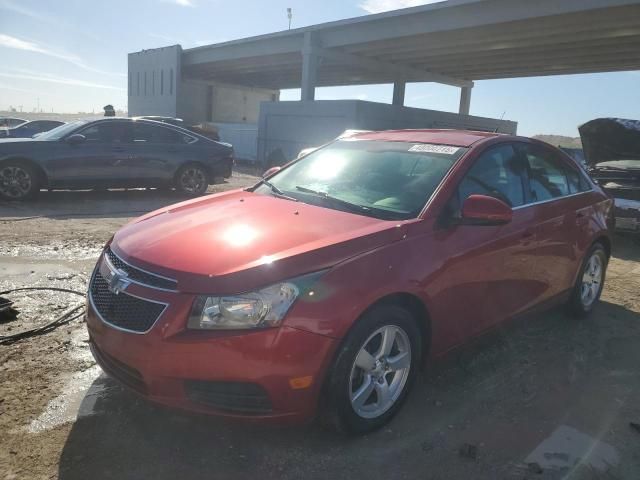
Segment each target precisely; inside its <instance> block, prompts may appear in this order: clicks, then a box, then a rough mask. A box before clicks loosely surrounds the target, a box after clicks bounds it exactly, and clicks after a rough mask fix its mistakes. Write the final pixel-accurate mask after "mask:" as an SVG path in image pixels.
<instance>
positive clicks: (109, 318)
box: [89, 271, 165, 333]
mask: <svg viewBox="0 0 640 480" xmlns="http://www.w3.org/2000/svg"><path fill="white" fill-rule="evenodd" d="M89 291H90V295H91V301H92V303H93V305H94V307H95V309H96V310H97V311H98V313H99V314H100V317H101V318H102V320H104V321H105V322H106V323H108V324H110V325H113V326H114V327H118V328H121V329H123V330H129V331H131V332H137V333H142V332H146V331H147V330H149V329H150V328H151V327H152V326H153V324H154V323H155V322H156V320H157V319H158V317H160V314H161V313H162V312H163V311H164V309H165V305H164V304H161V303H156V302H151V301H148V300H142V299H140V298H136V297H132V296H131V295H127V294H126V293H124V292H120V293H118V294H116V293H113V292H112V291H111V290H109V286H108V284H107V282H106V280H105V279H104V278H103V276H102V274H101V273H100V271H96V273H95V275H94V276H93V280H92V281H91V288H90V290H89Z"/></svg>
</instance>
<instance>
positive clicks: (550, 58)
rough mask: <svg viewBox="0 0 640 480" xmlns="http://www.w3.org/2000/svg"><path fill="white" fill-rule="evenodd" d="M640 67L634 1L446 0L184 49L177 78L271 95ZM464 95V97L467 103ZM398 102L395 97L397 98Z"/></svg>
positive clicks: (639, 8)
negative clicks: (288, 90)
mask: <svg viewBox="0 0 640 480" xmlns="http://www.w3.org/2000/svg"><path fill="white" fill-rule="evenodd" d="M638 69H640V0H562V1H558V0H536V1H531V0H449V1H446V2H440V3H435V4H430V5H424V6H419V7H413V8H407V9H402V10H395V11H391V12H386V13H381V14H376V15H367V16H363V17H358V18H355V19H349V20H343V21H337V22H330V23H324V24H319V25H313V26H310V27H305V28H299V29H294V30H290V31H284V32H278V33H273V34H269V35H261V36H257V37H250V38H245V39H241V40H235V41H231V42H225V43H220V44H214V45H208V46H203V47H198V48H192V49H186V50H184V51H183V54H182V73H183V75H184V76H185V77H187V78H196V79H203V80H213V81H219V82H224V83H229V84H235V85H246V86H251V87H262V88H269V89H285V88H302V89H303V94H302V97H303V100H312V99H313V91H314V89H315V87H319V86H342V85H362V84H381V83H394V84H395V85H396V89H397V92H394V103H396V97H400V96H404V83H406V82H437V83H443V84H448V85H454V86H457V87H462V88H463V94H462V97H463V98H462V101H461V110H468V106H467V105H464V106H467V108H463V107H464V106H463V105H462V104H463V103H465V104H468V101H469V98H468V97H469V92H470V87H472V86H473V80H485V79H498V78H512V77H527V76H543V75H561V74H576V73H591V72H610V71H625V70H638ZM465 90H466V98H465ZM398 100H401V99H400V98H398Z"/></svg>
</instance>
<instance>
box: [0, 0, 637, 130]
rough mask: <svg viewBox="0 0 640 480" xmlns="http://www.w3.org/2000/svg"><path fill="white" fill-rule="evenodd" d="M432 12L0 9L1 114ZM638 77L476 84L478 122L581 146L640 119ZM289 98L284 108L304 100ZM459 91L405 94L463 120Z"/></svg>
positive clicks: (83, 1)
mask: <svg viewBox="0 0 640 480" xmlns="http://www.w3.org/2000/svg"><path fill="white" fill-rule="evenodd" d="M424 3H432V2H430V1H429V0H426V1H425V0H322V1H317V0H307V1H305V0H269V1H268V2H266V1H264V0H235V1H234V2H228V1H222V0H58V1H55V2H54V1H49V0H0V59H2V61H1V62H0V110H4V109H7V108H8V107H10V106H13V107H15V108H17V109H20V108H22V109H23V110H24V111H32V110H33V109H36V108H40V109H42V110H44V111H45V112H49V111H54V112H79V111H81V112H91V111H101V110H102V106H103V105H106V104H109V103H110V104H113V105H114V106H115V107H116V108H117V109H123V110H126V103H127V96H126V74H127V53H129V52H135V51H139V50H142V49H148V48H154V47H162V46H167V45H173V44H176V43H178V44H180V45H182V47H183V48H191V47H195V46H200V45H206V44H210V43H217V42H223V41H228V40H234V39H237V38H243V37H247V36H252V35H260V34H264V33H271V32H275V31H280V30H285V29H286V28H287V22H288V19H287V14H286V9H287V7H290V8H292V9H293V20H292V26H293V27H294V28H295V27H303V26H307V25H312V24H316V23H322V22H327V21H332V20H339V19H344V18H352V17H357V16H361V15H366V14H368V13H377V12H381V11H385V10H391V9H395V8H402V7H408V6H415V5H419V4H424ZM639 87H640V72H618V73H606V74H590V75H570V76H556V77H538V78H522V79H508V80H488V81H477V82H476V83H475V87H474V89H473V94H472V98H471V114H472V115H480V116H488V117H496V118H501V117H503V118H505V119H509V120H515V121H517V122H518V124H519V126H518V132H519V133H520V134H523V135H535V134H556V135H569V136H577V126H578V125H580V124H582V123H584V122H586V121H588V120H590V119H593V118H597V117H607V116H616V117H622V118H640V88H639ZM299 95H300V93H299V90H285V91H283V92H282V95H281V99H282V100H297V99H299ZM391 95H392V87H391V85H372V86H358V87H339V88H320V89H318V90H317V91H316V98H317V99H342V98H344V99H347V98H348V99H350V98H357V99H361V100H369V101H377V102H388V103H390V102H391ZM458 102H459V89H457V88H454V87H448V86H443V85H438V84H433V83H414V84H409V85H407V90H406V97H405V105H407V106H411V107H419V108H430V109H435V110H444V111H452V112H456V111H457V109H458Z"/></svg>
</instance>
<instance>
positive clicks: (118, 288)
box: [100, 258, 131, 295]
mask: <svg viewBox="0 0 640 480" xmlns="http://www.w3.org/2000/svg"><path fill="white" fill-rule="evenodd" d="M100 273H101V274H102V276H103V277H104V279H105V280H106V282H107V287H108V288H109V291H110V292H111V293H114V294H116V295H118V294H119V293H120V292H124V291H125V290H126V289H127V287H128V286H129V284H130V283H131V280H129V275H128V274H127V272H125V271H124V270H121V269H119V268H115V267H114V266H113V265H111V262H109V260H108V259H106V258H105V259H104V260H103V262H102V265H101V266H100Z"/></svg>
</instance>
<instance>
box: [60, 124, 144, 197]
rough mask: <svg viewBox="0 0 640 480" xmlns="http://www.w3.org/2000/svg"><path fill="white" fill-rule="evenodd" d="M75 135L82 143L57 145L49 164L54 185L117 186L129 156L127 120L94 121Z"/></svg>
mask: <svg viewBox="0 0 640 480" xmlns="http://www.w3.org/2000/svg"><path fill="white" fill-rule="evenodd" d="M74 133H79V134H81V135H84V137H85V141H84V142H82V143H79V144H74V145H72V144H69V143H66V142H64V141H63V142H60V143H61V144H60V148H59V149H57V150H56V157H55V158H53V159H52V160H51V163H50V165H51V168H52V173H53V176H54V179H55V183H56V185H58V186H60V185H68V186H93V185H113V186H117V185H119V184H121V183H122V181H123V180H124V179H126V178H127V176H128V175H129V173H128V172H127V168H126V166H127V162H128V161H129V160H130V158H131V156H132V143H131V127H130V122H129V121H126V120H122V121H118V120H109V121H104V122H97V123H94V124H92V125H89V126H87V127H86V128H84V129H82V130H80V131H77V132H74Z"/></svg>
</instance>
